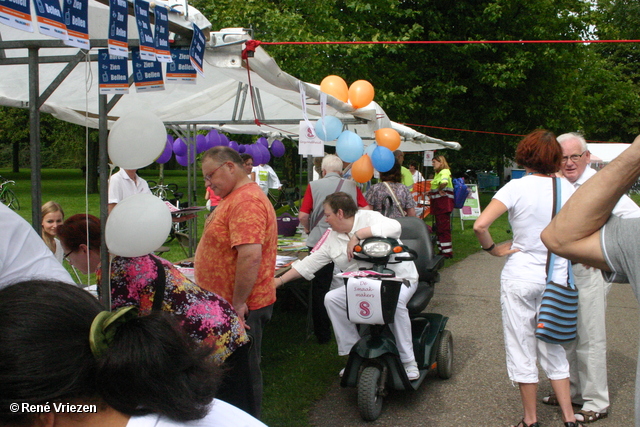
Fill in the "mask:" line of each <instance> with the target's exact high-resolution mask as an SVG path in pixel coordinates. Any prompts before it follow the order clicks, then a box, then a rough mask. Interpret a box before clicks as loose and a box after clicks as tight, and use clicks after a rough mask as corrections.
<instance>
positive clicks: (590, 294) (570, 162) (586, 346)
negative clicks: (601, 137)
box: [542, 133, 640, 422]
mask: <svg viewBox="0 0 640 427" xmlns="http://www.w3.org/2000/svg"><path fill="white" fill-rule="evenodd" d="M557 140H558V142H559V143H560V145H561V146H562V155H563V157H562V167H561V171H562V174H563V175H564V177H565V178H566V179H567V180H568V181H569V182H571V183H572V184H573V185H574V187H575V188H576V189H577V188H579V187H580V186H581V185H582V184H584V183H585V182H586V181H587V180H588V179H589V178H591V177H592V176H593V175H595V174H596V171H595V170H594V169H593V168H590V167H589V163H590V162H591V153H589V149H588V148H587V142H586V141H585V139H584V137H583V136H582V135H580V134H579V133H565V134H563V135H560V136H558V137H557ZM613 214H614V215H616V216H619V217H623V218H637V217H640V208H638V206H637V205H636V204H635V203H634V202H633V200H631V199H630V198H629V197H628V196H626V195H623V196H622V197H621V198H620V200H619V201H618V203H617V204H616V206H615V208H614V209H613ZM573 274H574V277H575V283H576V287H577V288H578V295H579V299H580V301H579V304H578V336H577V338H576V340H574V341H573V342H571V343H569V344H567V345H565V349H566V351H567V359H568V360H569V364H570V366H571V400H572V402H574V403H575V404H578V405H580V406H581V407H582V408H581V409H580V410H579V411H578V412H576V414H575V416H576V419H577V420H578V421H581V422H593V421H597V420H599V419H601V418H604V417H606V416H607V411H608V409H609V405H610V402H609V388H608V384H607V335H606V329H605V310H606V306H607V294H608V293H609V290H610V289H611V283H610V282H605V280H604V279H603V277H602V273H601V271H600V270H598V269H597V268H593V267H589V266H586V265H584V264H574V265H573ZM542 401H543V402H544V403H547V404H551V405H557V399H556V398H555V396H553V395H551V396H547V397H544V398H543V399H542Z"/></svg>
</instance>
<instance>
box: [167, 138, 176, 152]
mask: <svg viewBox="0 0 640 427" xmlns="http://www.w3.org/2000/svg"><path fill="white" fill-rule="evenodd" d="M173 141H175V138H174V137H173V135H169V134H167V142H168V143H170V144H171V150H173Z"/></svg>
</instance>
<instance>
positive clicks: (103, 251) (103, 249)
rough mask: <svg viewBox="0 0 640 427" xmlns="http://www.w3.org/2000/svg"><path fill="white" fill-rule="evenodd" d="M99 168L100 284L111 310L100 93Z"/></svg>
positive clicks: (104, 125) (105, 133)
mask: <svg viewBox="0 0 640 427" xmlns="http://www.w3.org/2000/svg"><path fill="white" fill-rule="evenodd" d="M98 112H99V119H98V126H99V131H98V168H99V169H98V170H99V171H100V235H101V236H102V239H101V240H102V242H101V243H100V265H101V266H102V278H101V280H100V283H98V286H100V289H101V293H100V294H101V295H102V305H103V306H104V309H105V310H107V311H111V286H110V274H109V249H108V248H107V239H105V236H106V234H105V230H106V227H107V215H108V214H109V211H108V203H107V202H108V197H109V164H108V158H109V153H108V150H107V138H108V136H109V129H108V123H107V95H98Z"/></svg>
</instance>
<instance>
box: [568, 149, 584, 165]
mask: <svg viewBox="0 0 640 427" xmlns="http://www.w3.org/2000/svg"><path fill="white" fill-rule="evenodd" d="M586 152H587V150H584V151H583V152H582V154H573V155H571V156H564V157H563V158H562V164H565V163H567V160H569V159H571V161H572V162H573V163H575V162H577V161H578V160H580V158H581V157H582V156H584V155H585V153H586Z"/></svg>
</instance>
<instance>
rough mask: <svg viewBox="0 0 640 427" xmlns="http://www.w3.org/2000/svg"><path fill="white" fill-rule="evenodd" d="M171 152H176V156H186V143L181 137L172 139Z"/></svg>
mask: <svg viewBox="0 0 640 427" xmlns="http://www.w3.org/2000/svg"><path fill="white" fill-rule="evenodd" d="M173 152H174V153H176V156H181V157H182V156H186V155H187V144H185V143H184V141H183V140H182V139H181V138H178V139H176V140H175V141H173Z"/></svg>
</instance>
